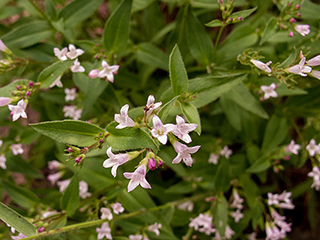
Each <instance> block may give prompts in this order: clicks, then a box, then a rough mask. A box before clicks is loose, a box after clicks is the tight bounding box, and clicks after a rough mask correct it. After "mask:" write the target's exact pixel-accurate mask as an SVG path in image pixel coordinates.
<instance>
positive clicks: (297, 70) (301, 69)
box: [288, 57, 312, 77]
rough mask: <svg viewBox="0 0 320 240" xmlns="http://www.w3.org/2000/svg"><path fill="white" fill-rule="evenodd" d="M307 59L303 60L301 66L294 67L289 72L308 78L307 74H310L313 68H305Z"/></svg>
mask: <svg viewBox="0 0 320 240" xmlns="http://www.w3.org/2000/svg"><path fill="white" fill-rule="evenodd" d="M305 63H306V58H305V57H304V58H302V59H301V60H300V62H299V64H297V65H294V66H292V67H290V68H289V69H288V71H289V72H291V73H294V74H300V75H301V76H303V77H306V76H307V73H310V72H311V71H312V68H311V67H309V66H305V65H304V64H305Z"/></svg>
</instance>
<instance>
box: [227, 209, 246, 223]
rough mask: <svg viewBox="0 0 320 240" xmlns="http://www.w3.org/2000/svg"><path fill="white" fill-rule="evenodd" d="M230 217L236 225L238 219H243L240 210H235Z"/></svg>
mask: <svg viewBox="0 0 320 240" xmlns="http://www.w3.org/2000/svg"><path fill="white" fill-rule="evenodd" d="M230 215H231V216H232V217H233V218H234V221H235V222H236V223H238V222H239V221H240V219H242V218H243V214H242V213H241V210H240V209H237V211H235V212H232V213H230Z"/></svg>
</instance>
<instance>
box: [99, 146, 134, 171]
mask: <svg viewBox="0 0 320 240" xmlns="http://www.w3.org/2000/svg"><path fill="white" fill-rule="evenodd" d="M111 149H112V148H111V147H109V148H108V149H107V155H108V157H109V158H108V159H106V160H105V161H104V162H103V167H104V168H109V167H112V169H111V173H112V176H114V177H116V176H117V168H118V167H119V166H120V165H122V164H124V163H126V162H128V161H129V160H130V155H129V154H127V153H119V154H113V153H112V151H111Z"/></svg>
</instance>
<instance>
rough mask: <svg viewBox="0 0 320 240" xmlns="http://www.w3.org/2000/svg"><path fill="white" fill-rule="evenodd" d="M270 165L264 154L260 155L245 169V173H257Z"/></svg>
mask: <svg viewBox="0 0 320 240" xmlns="http://www.w3.org/2000/svg"><path fill="white" fill-rule="evenodd" d="M270 166H271V163H270V160H269V159H268V157H266V156H262V157H261V158H259V159H258V160H256V161H255V162H254V163H253V164H252V165H251V166H250V167H249V168H248V169H247V170H246V172H247V173H259V172H262V171H265V170H267V169H268V168H269V167H270Z"/></svg>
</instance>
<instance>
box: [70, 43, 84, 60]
mask: <svg viewBox="0 0 320 240" xmlns="http://www.w3.org/2000/svg"><path fill="white" fill-rule="evenodd" d="M83 53H84V51H83V50H82V49H76V47H75V46H74V45H72V44H69V52H67V53H66V55H67V57H68V58H70V59H75V58H77V57H78V56H80V55H82V54H83Z"/></svg>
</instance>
